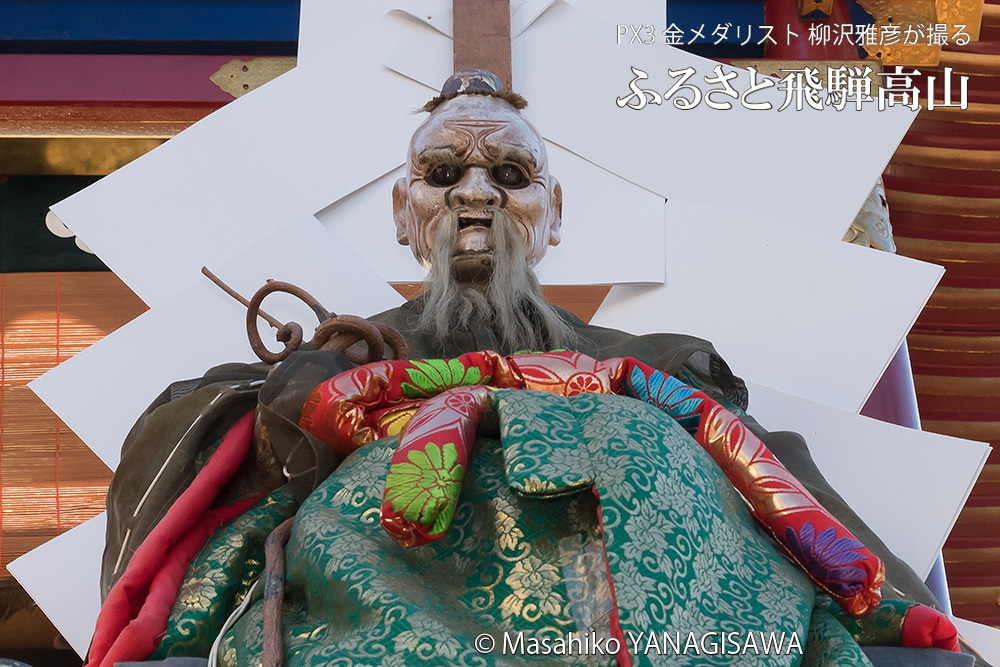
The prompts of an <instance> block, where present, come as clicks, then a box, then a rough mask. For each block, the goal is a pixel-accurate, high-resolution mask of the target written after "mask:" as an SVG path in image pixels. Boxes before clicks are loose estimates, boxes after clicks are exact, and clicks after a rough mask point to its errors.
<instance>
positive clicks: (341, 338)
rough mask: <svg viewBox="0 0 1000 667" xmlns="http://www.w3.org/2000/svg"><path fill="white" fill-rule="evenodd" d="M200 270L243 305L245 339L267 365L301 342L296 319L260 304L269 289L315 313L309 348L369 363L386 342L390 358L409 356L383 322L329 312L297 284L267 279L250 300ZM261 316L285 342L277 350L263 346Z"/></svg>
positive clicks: (203, 269) (395, 333)
mask: <svg viewBox="0 0 1000 667" xmlns="http://www.w3.org/2000/svg"><path fill="white" fill-rule="evenodd" d="M201 272H202V273H204V274H205V275H206V276H208V278H209V279H210V280H211V281H212V282H214V283H215V284H216V285H218V286H219V287H220V288H221V289H222V290H223V291H224V292H226V294H228V295H230V296H231V297H233V298H234V299H236V300H237V301H239V302H240V303H242V304H243V305H244V306H246V307H247V338H248V339H249V341H250V347H251V348H252V349H253V351H254V353H255V354H256V355H257V356H258V357H259V358H260V359H261V361H264V362H266V363H269V364H276V363H278V362H279V361H283V360H285V359H287V358H288V355H290V354H291V353H292V352H294V351H295V350H297V349H299V347H300V346H301V345H302V335H303V334H302V327H301V326H300V325H299V324H298V323H297V322H289V323H288V324H281V323H280V322H279V321H278V320H276V319H275V318H273V317H271V316H270V315H268V314H267V313H265V312H264V311H263V310H261V308H260V306H261V304H262V303H263V301H264V298H265V297H267V295H269V294H271V293H272V292H285V293H287V294H291V295H292V296H295V297H297V298H299V299H300V300H302V301H304V302H305V303H306V304H307V305H308V306H309V307H310V308H311V309H312V311H313V312H314V313H315V314H316V317H317V319H319V321H320V325H319V326H318V327H316V332H315V335H314V337H313V340H312V345H313V349H315V350H330V351H336V352H343V353H344V355H345V356H346V357H347V358H348V359H350V360H351V361H353V362H354V363H356V364H364V363H372V362H376V361H381V360H382V359H383V358H384V353H385V346H386V345H388V346H389V349H390V350H391V351H392V358H393V359H397V360H401V359H407V358H409V348H408V347H407V345H406V341H404V340H403V337H402V336H401V335H400V333H399V332H398V331H396V330H395V329H393V328H392V327H390V326H389V325H387V324H382V323H381V322H374V323H373V322H369V321H368V320H365V319H363V318H360V317H356V316H354V315H337V314H336V313H331V312H329V311H328V310H326V308H324V307H323V306H322V305H320V303H319V301H317V300H316V299H315V297H313V296H312V295H311V294H309V293H308V292H306V291H305V290H304V289H302V288H301V287H298V286H296V285H292V284H291V283H285V282H280V281H276V280H268V281H267V283H266V284H265V285H264V286H263V287H261V288H260V289H259V290H257V293H256V294H254V296H253V299H252V300H250V301H247V300H246V299H245V298H243V296H241V295H240V294H239V292H237V291H236V290H234V289H233V288H231V287H230V286H229V285H227V284H226V283H224V282H222V281H221V280H220V279H219V278H218V277H216V275H215V274H213V273H212V272H211V271H209V270H208V268H207V267H204V266H203V267H201ZM257 317H262V318H264V319H265V320H266V321H267V323H268V324H270V325H271V326H272V327H273V328H275V329H277V330H278V333H277V334H276V335H275V337H276V338H277V340H278V341H279V342H282V343H285V349H283V350H282V351H281V352H277V353H275V352H271V351H270V350H268V349H267V347H266V346H265V345H264V342H263V341H262V340H261V338H260V332H258V330H257V326H256V322H257V321H256V318H257ZM362 340H363V341H365V343H366V345H367V347H368V351H367V355H365V354H364V353H362V352H360V351H359V350H354V349H351V348H352V347H353V346H354V344H355V343H357V342H358V341H362Z"/></svg>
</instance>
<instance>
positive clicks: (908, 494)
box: [747, 382, 991, 578]
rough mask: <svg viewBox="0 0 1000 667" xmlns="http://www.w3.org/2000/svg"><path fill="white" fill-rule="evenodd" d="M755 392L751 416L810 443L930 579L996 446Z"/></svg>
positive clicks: (837, 482)
mask: <svg viewBox="0 0 1000 667" xmlns="http://www.w3.org/2000/svg"><path fill="white" fill-rule="evenodd" d="M747 386H748V388H749V390H750V408H749V410H748V412H749V413H750V414H751V415H753V417H754V418H755V419H756V420H757V421H758V422H760V424H761V425H762V426H763V427H764V428H766V429H768V430H769V431H795V432H796V433H799V434H800V435H802V436H803V437H805V439H806V442H807V443H809V451H810V452H811V453H812V456H813V460H815V461H816V465H817V466H819V469H820V470H821V471H822V473H823V476H824V477H826V479H827V481H829V482H830V484H831V485H832V486H833V488H834V489H836V490H837V491H838V492H839V493H840V495H841V496H842V497H843V498H844V500H846V501H847V504H848V505H850V506H851V508H852V509H853V510H854V511H855V512H857V514H858V516H860V517H861V518H862V519H863V520H864V522H865V523H866V524H868V527H869V528H871V529H872V530H874V531H875V533H876V534H878V536H879V537H881V538H882V541H883V542H885V544H886V546H888V547H889V550H890V551H892V553H893V554H895V555H896V556H899V557H900V558H902V559H903V560H904V561H906V562H907V563H908V564H909V565H910V567H912V568H913V569H914V571H916V573H917V574H919V575H920V577H921V578H926V577H927V575H928V574H930V571H931V567H933V565H934V562H935V561H936V560H937V558H938V555H939V554H940V553H941V547H942V546H944V541H945V540H946V539H947V538H948V535H949V533H951V529H952V527H953V526H954V525H955V521H956V520H957V519H958V513H959V512H960V511H961V510H962V507H964V506H965V501H966V500H967V499H968V497H969V493H971V491H972V485H973V484H974V483H975V481H976V479H977V478H978V477H979V473H980V471H981V470H982V468H983V466H984V465H985V464H986V457H987V456H989V453H990V449H991V448H990V446H989V445H987V444H984V443H981V442H973V441H971V440H961V439H959V438H952V437H950V436H946V435H938V434H937V433H928V432H925V431H916V430H913V429H909V428H905V427H903V426H897V425H895V424H887V423H885V422H881V421H878V420H877V419H871V418H869V417H863V416H861V415H857V414H852V413H849V412H844V411H842V410H837V409H835V408H831V407H828V406H825V405H821V404H819V403H814V402H812V401H807V400H805V399H802V398H798V397H795V396H789V395H788V394H784V393H782V392H779V391H775V390H773V389H771V388H769V387H764V386H761V385H758V384H754V383H752V382H748V383H747ZM945 457H947V465H943V464H942V459H943V458H945ZM899 471H905V474H898V472H899ZM917 526H919V529H917V528H916V527H917Z"/></svg>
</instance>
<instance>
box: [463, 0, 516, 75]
mask: <svg viewBox="0 0 1000 667" xmlns="http://www.w3.org/2000/svg"><path fill="white" fill-rule="evenodd" d="M452 16H453V18H452V22H453V25H452V32H453V34H454V43H455V60H454V62H455V71H456V72H458V71H460V70H463V69H469V68H473V67H479V68H482V69H487V70H489V71H491V72H493V73H494V74H496V75H497V76H498V77H500V81H502V82H503V85H504V87H505V88H507V89H508V90H510V87H511V75H510V0H453V1H452Z"/></svg>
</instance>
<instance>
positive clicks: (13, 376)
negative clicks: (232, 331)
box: [0, 272, 146, 577]
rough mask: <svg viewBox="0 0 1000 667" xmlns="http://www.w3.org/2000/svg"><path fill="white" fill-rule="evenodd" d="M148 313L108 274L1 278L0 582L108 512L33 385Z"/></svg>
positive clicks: (75, 441)
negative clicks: (35, 552)
mask: <svg viewBox="0 0 1000 667" xmlns="http://www.w3.org/2000/svg"><path fill="white" fill-rule="evenodd" d="M145 309H146V306H145V304H143V303H142V301H140V300H139V298H138V297H136V296H135V295H134V294H133V293H132V292H131V291H130V290H129V289H128V288H127V287H126V286H125V285H124V283H122V282H121V281H120V280H119V279H118V278H117V277H115V275H114V274H112V273H107V272H98V273H89V272H88V273H12V274H0V577H8V576H9V573H8V572H7V564H8V563H9V562H10V561H12V560H13V559H15V558H17V557H18V556H20V555H22V554H24V553H25V552H27V551H30V550H31V549H33V548H35V547H37V546H39V545H40V544H42V543H44V542H46V541H47V540H49V539H51V538H53V537H55V536H56V535H58V534H60V533H63V532H65V531H66V530H69V529H70V528H72V527H74V526H76V525H78V524H80V523H82V522H83V521H86V520H87V519H89V518H91V517H93V516H94V515H96V514H98V513H100V512H101V511H103V509H104V496H105V493H106V491H107V487H108V482H109V481H110V479H111V471H110V470H108V468H107V466H105V465H104V464H103V463H102V462H101V461H100V459H98V458H97V456H96V455H94V454H93V452H91V451H90V450H89V449H88V448H87V446H86V445H84V444H83V442H81V441H80V439H79V438H77V437H76V435H75V434H74V433H73V432H72V431H70V430H69V429H68V428H67V427H66V426H65V424H63V423H62V422H61V421H60V420H59V419H58V418H57V417H56V416H55V415H54V414H53V413H52V411H51V410H49V409H48V408H47V407H46V406H45V404H44V403H42V401H41V400H40V399H38V398H37V397H36V396H35V395H34V394H33V393H32V392H31V390H30V389H28V387H27V384H28V383H29V382H30V381H32V380H34V379H35V378H36V377H38V376H39V375H41V374H42V373H44V372H45V371H47V370H49V369H50V368H52V367H54V366H55V365H56V364H58V363H60V362H62V361H65V360H66V359H68V358H70V357H72V356H73V355H74V354H76V353H77V352H79V351H81V350H83V349H84V348H86V347H88V346H90V345H91V344H93V343H94V342H96V341H98V340H100V339H101V338H103V337H104V336H106V335H107V334H109V333H111V332H112V331H114V330H115V329H117V328H118V327H120V326H122V325H123V324H125V323H126V322H128V321H130V320H131V319H133V318H135V317H136V316H138V315H140V314H141V313H142V312H143V311H144V310H145Z"/></svg>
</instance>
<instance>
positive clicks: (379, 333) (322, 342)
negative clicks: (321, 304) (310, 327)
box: [312, 315, 409, 364]
mask: <svg viewBox="0 0 1000 667" xmlns="http://www.w3.org/2000/svg"><path fill="white" fill-rule="evenodd" d="M361 340H363V341H364V342H365V344H366V345H367V346H368V352H367V356H366V355H365V354H364V353H362V352H360V351H358V350H354V349H351V348H352V346H353V345H354V344H355V343H357V342H358V341H361ZM312 343H313V347H314V348H315V349H317V350H333V351H336V352H343V353H344V355H345V356H346V357H347V358H348V359H350V360H351V361H353V362H354V363H356V364H367V363H372V362H375V361H381V360H382V359H383V358H384V357H385V355H384V348H385V346H386V345H388V346H389V349H390V350H391V351H392V358H393V359H407V358H408V357H409V348H408V347H407V345H406V341H404V340H403V337H402V336H401V335H400V333H399V332H398V331H396V330H395V329H393V328H392V327H390V326H389V325H388V324H383V323H381V322H369V321H368V320H366V319H363V318H361V317H355V316H354V315H337V316H334V317H331V318H330V319H328V320H326V321H325V322H323V323H322V324H320V325H319V326H318V327H316V335H315V336H314V337H313V340H312Z"/></svg>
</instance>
